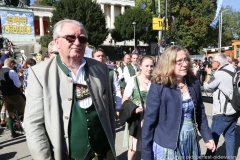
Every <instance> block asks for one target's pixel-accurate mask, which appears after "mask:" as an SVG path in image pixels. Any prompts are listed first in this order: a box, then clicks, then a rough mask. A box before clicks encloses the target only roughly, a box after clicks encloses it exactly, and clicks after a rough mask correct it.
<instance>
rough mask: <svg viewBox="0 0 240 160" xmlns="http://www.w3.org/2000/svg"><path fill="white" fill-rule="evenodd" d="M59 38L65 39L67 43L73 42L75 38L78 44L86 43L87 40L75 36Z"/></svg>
mask: <svg viewBox="0 0 240 160" xmlns="http://www.w3.org/2000/svg"><path fill="white" fill-rule="evenodd" d="M60 38H64V39H66V40H67V41H68V42H69V43H73V42H75V40H76V38H77V39H78V41H79V42H80V43H87V40H88V39H87V38H86V37H83V36H78V37H76V36H75V35H65V36H63V37H60Z"/></svg>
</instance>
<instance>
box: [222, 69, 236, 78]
mask: <svg viewBox="0 0 240 160" xmlns="http://www.w3.org/2000/svg"><path fill="white" fill-rule="evenodd" d="M220 71H224V72H227V73H228V74H230V76H232V77H234V74H235V72H232V71H229V70H226V69H221V70H220Z"/></svg>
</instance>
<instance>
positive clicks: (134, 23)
mask: <svg viewBox="0 0 240 160" xmlns="http://www.w3.org/2000/svg"><path fill="white" fill-rule="evenodd" d="M132 25H133V34H134V37H133V38H134V39H133V40H134V50H135V49H136V41H135V26H136V22H132Z"/></svg>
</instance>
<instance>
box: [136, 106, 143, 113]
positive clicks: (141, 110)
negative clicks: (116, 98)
mask: <svg viewBox="0 0 240 160" xmlns="http://www.w3.org/2000/svg"><path fill="white" fill-rule="evenodd" d="M141 112H143V108H142V107H141V106H139V107H137V108H136V110H135V113H136V114H138V113H141Z"/></svg>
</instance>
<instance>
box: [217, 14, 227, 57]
mask: <svg viewBox="0 0 240 160" xmlns="http://www.w3.org/2000/svg"><path fill="white" fill-rule="evenodd" d="M228 10H229V9H225V10H221V15H220V18H219V35H218V36H219V37H218V48H219V53H221V52H222V13H223V12H226V11H228Z"/></svg>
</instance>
